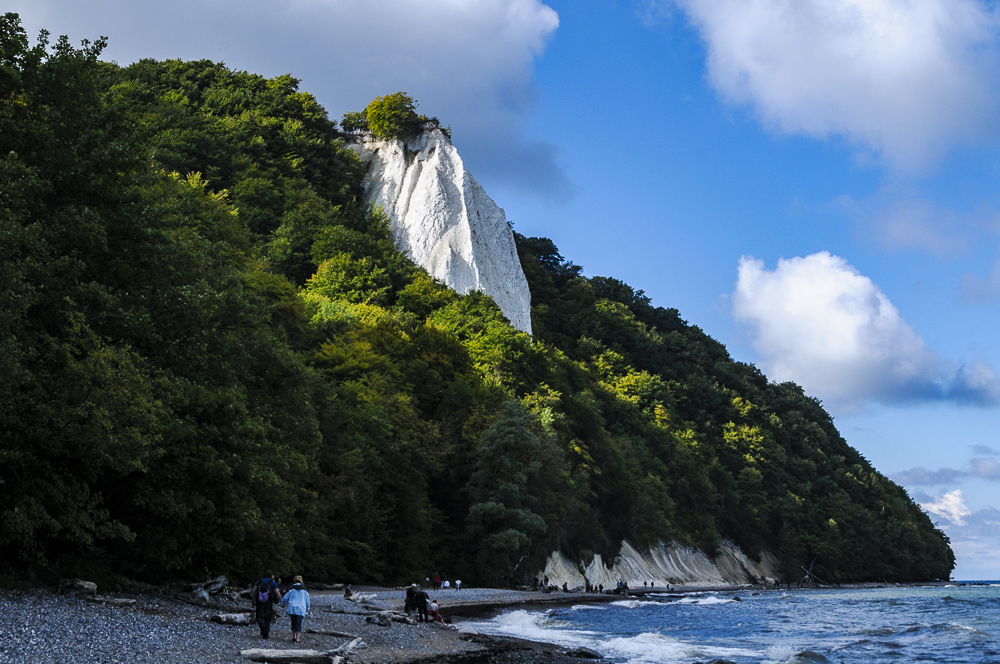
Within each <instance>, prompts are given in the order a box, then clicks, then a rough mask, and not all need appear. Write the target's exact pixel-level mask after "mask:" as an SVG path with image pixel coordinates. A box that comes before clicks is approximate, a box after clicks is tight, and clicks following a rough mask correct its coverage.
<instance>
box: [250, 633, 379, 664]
mask: <svg viewBox="0 0 1000 664" xmlns="http://www.w3.org/2000/svg"><path fill="white" fill-rule="evenodd" d="M361 648H367V646H366V645H365V642H364V641H362V640H361V639H360V638H356V639H354V640H353V641H351V642H350V643H345V644H344V645H342V646H340V647H338V648H334V649H333V650H267V649H264V648H252V649H250V650H241V651H240V655H242V656H243V657H244V658H246V659H249V660H250V661H251V662H289V663H295V664H343V663H344V661H345V660H344V658H345V657H346V656H347V655H349V654H350V653H351V652H353V651H354V650H359V649H361Z"/></svg>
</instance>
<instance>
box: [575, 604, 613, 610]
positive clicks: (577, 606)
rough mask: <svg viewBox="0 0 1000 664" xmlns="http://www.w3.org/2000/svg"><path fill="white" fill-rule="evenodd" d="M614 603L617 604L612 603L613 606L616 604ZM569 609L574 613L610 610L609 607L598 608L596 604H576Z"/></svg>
mask: <svg viewBox="0 0 1000 664" xmlns="http://www.w3.org/2000/svg"><path fill="white" fill-rule="evenodd" d="M614 603H615V602H612V604H614ZM569 608H570V609H571V610H573V611H607V610H608V607H606V606H596V605H594V604H574V605H573V606H571V607H569Z"/></svg>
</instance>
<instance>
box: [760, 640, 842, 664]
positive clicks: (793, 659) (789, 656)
mask: <svg viewBox="0 0 1000 664" xmlns="http://www.w3.org/2000/svg"><path fill="white" fill-rule="evenodd" d="M767 657H768V658H767V659H765V660H764V662H763V664H826V662H829V661H830V660H829V659H827V657H826V656H825V655H822V654H820V653H818V652H816V651H814V650H800V649H799V648H797V647H795V646H791V645H788V644H779V645H775V646H772V647H771V648H770V650H769V651H768V653H767Z"/></svg>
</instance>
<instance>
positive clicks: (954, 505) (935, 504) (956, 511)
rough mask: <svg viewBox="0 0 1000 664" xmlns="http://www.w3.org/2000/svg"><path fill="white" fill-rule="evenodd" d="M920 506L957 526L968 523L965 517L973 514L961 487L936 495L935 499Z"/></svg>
mask: <svg viewBox="0 0 1000 664" xmlns="http://www.w3.org/2000/svg"><path fill="white" fill-rule="evenodd" d="M920 506H921V507H923V508H924V509H925V510H927V511H928V512H930V513H931V514H935V515H937V516H939V517H942V518H945V519H947V520H948V521H950V522H951V523H953V524H954V525H956V526H964V525H967V524H966V522H965V517H967V516H969V515H971V514H972V510H970V509H969V506H968V505H967V504H966V502H965V496H963V495H962V490H961V489H955V490H954V491H950V492H948V493H946V494H944V495H943V496H936V497H935V498H934V499H933V500H931V501H929V502H926V503H923V504H922V505H920Z"/></svg>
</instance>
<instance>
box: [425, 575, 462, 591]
mask: <svg viewBox="0 0 1000 664" xmlns="http://www.w3.org/2000/svg"><path fill="white" fill-rule="evenodd" d="M424 581H425V582H427V583H429V584H430V585H431V588H433V589H434V590H448V589H449V588H451V582H450V581H448V579H443V580H442V578H441V575H440V574H439V573H438V572H434V576H433V577H428V578H426V579H424ZM461 589H462V580H461V579H458V580H456V581H455V590H461Z"/></svg>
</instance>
